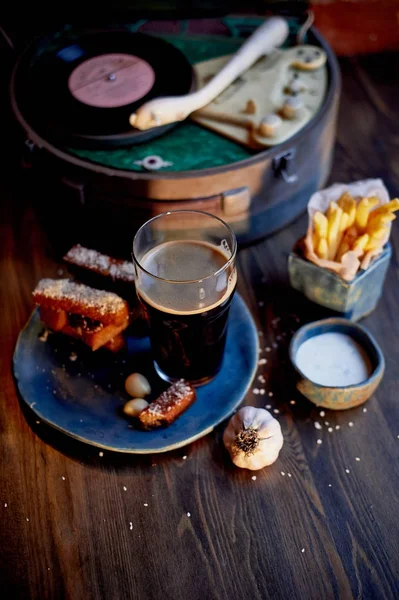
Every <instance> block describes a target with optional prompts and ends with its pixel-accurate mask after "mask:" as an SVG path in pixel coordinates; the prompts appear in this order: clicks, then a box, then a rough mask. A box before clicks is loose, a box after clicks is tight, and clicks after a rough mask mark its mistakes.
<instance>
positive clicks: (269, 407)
mask: <svg viewBox="0 0 399 600" xmlns="http://www.w3.org/2000/svg"><path fill="white" fill-rule="evenodd" d="M271 407H272V405H271V404H266V408H267V409H268V410H270V409H271ZM398 437H399V436H398Z"/></svg>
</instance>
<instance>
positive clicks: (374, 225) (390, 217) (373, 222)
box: [367, 212, 396, 233]
mask: <svg viewBox="0 0 399 600" xmlns="http://www.w3.org/2000/svg"><path fill="white" fill-rule="evenodd" d="M395 219H396V216H395V215H394V214H393V213H391V212H388V213H385V214H378V215H375V216H374V212H372V213H370V217H369V220H368V221H367V231H368V232H369V233H370V231H372V230H373V229H378V228H379V227H381V226H384V225H388V224H389V223H390V222H391V221H394V220H395Z"/></svg>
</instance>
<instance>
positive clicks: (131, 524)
mask: <svg viewBox="0 0 399 600" xmlns="http://www.w3.org/2000/svg"><path fill="white" fill-rule="evenodd" d="M129 529H130V531H132V529H133V523H132V522H131V521H129Z"/></svg>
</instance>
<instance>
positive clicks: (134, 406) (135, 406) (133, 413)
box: [123, 398, 149, 417]
mask: <svg viewBox="0 0 399 600" xmlns="http://www.w3.org/2000/svg"><path fill="white" fill-rule="evenodd" d="M147 406H149V403H148V402H147V400H144V398H134V399H133V400H129V401H128V402H126V404H125V406H124V407H123V412H124V413H125V415H128V417H138V416H139V414H140V413H141V411H142V410H144V409H145V408H147Z"/></svg>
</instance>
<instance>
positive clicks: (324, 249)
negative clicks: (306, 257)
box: [317, 238, 328, 259]
mask: <svg viewBox="0 0 399 600" xmlns="http://www.w3.org/2000/svg"><path fill="white" fill-rule="evenodd" d="M317 255H318V257H319V258H323V259H326V258H327V257H328V244H327V240H326V238H321V240H320V241H319V245H318V246H317Z"/></svg>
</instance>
